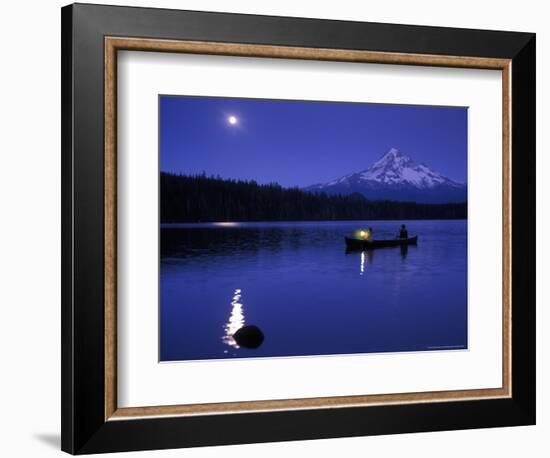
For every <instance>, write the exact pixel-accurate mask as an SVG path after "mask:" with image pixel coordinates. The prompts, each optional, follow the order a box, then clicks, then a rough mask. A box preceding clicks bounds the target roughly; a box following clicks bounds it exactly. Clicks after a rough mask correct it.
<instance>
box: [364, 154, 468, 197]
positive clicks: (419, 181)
mask: <svg viewBox="0 0 550 458" xmlns="http://www.w3.org/2000/svg"><path fill="white" fill-rule="evenodd" d="M358 178H359V180H361V181H373V182H377V183H383V184H387V185H408V186H412V187H415V188H418V189H426V188H433V187H435V186H438V185H441V184H449V185H453V184H456V185H459V183H456V182H454V181H452V180H450V179H449V178H446V177H444V176H443V175H441V174H440V173H437V172H434V171H433V170H431V169H430V168H429V167H428V166H426V165H424V164H420V165H419V164H416V163H415V162H414V161H413V160H412V159H411V158H410V157H409V156H407V155H405V154H403V153H401V152H400V151H399V150H398V149H397V148H390V149H389V150H388V151H387V152H386V153H385V154H384V155H383V156H382V157H381V158H380V159H378V161H376V162H375V163H374V164H373V165H372V166H371V167H369V168H368V169H366V170H364V171H362V172H359V177H358Z"/></svg>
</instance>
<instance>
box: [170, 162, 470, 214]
mask: <svg viewBox="0 0 550 458" xmlns="http://www.w3.org/2000/svg"><path fill="white" fill-rule="evenodd" d="M467 213H468V212H467V203H466V202H459V203H447V204H423V203H416V202H396V201H387V200H369V199H367V198H366V197H365V196H363V195H362V194H358V193H354V194H351V195H327V194H325V193H315V192H308V191H303V190H301V189H298V188H283V187H281V186H280V185H278V184H276V183H273V184H267V185H261V184H258V183H256V182H254V181H240V180H225V179H222V178H219V177H209V176H206V175H205V174H203V175H195V176H189V175H175V174H169V173H164V172H162V173H161V175H160V217H161V223H163V224H164V223H219V222H224V221H225V222H291V221H293V222H308V221H311V222H319V221H393V220H395V221H402V220H405V221H406V220H453V219H457V220H458V219H467Z"/></svg>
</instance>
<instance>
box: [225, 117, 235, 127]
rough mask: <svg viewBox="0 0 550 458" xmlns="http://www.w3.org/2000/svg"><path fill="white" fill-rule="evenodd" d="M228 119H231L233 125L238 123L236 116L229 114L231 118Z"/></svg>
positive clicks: (230, 122)
mask: <svg viewBox="0 0 550 458" xmlns="http://www.w3.org/2000/svg"><path fill="white" fill-rule="evenodd" d="M227 120H228V121H229V124H231V125H235V124H237V118H236V117H235V116H229V118H227Z"/></svg>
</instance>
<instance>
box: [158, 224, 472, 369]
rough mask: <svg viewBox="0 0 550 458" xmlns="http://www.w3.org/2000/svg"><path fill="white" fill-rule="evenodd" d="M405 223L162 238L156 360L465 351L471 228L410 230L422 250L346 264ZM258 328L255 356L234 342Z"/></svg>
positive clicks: (213, 228) (226, 227)
mask: <svg viewBox="0 0 550 458" xmlns="http://www.w3.org/2000/svg"><path fill="white" fill-rule="evenodd" d="M400 224H401V221H372V222H364V221H363V222H353V221H340V222H332V221H331V222H286V223H212V224H210V223H208V224H180V225H177V224H173V225H162V228H161V262H160V359H161V361H177V360H199V359H219V358H242V357H275V356H301V355H330V354H351V353H371V352H400V351H430V350H442V349H446V350H453V349H454V350H456V349H464V348H467V222H466V221H464V220H461V221H407V222H406V224H407V228H408V230H409V235H418V236H419V239H418V246H409V247H408V249H406V250H403V249H401V248H399V247H396V248H383V249H376V250H372V251H369V252H354V253H347V254H346V250H345V244H344V236H345V235H351V234H353V232H354V231H355V230H356V229H358V228H364V227H368V226H372V227H373V228H374V232H375V238H377V239H378V238H393V237H395V235H396V233H397V231H398V229H399V225H400ZM244 325H256V326H257V327H258V328H259V329H260V330H261V332H262V333H263V336H264V340H263V343H262V344H261V345H260V346H259V347H258V348H256V349H252V348H244V347H243V346H242V345H238V344H237V342H236V341H235V339H234V338H233V337H232V336H233V334H234V333H235V331H237V330H238V329H239V328H241V327H242V326H244Z"/></svg>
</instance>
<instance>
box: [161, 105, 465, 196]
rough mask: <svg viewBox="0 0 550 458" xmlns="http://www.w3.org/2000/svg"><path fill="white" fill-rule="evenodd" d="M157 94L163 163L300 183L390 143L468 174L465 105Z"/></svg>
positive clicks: (357, 162)
mask: <svg viewBox="0 0 550 458" xmlns="http://www.w3.org/2000/svg"><path fill="white" fill-rule="evenodd" d="M159 99H160V100H159V110H160V123H159V129H160V169H161V170H162V171H167V172H176V173H180V172H181V173H184V174H197V173H202V172H203V171H204V172H206V173H207V174H208V175H210V174H214V175H220V176H222V177H223V178H240V179H254V180H256V181H257V182H259V183H268V182H278V183H280V184H281V185H283V186H300V187H302V186H308V185H311V184H315V183H321V182H326V181H330V180H332V179H334V178H337V177H340V176H342V175H346V174H349V173H352V172H357V171H360V170H363V169H366V168H368V167H370V165H372V163H373V162H374V161H376V160H377V159H378V158H380V156H382V155H383V154H384V153H385V152H386V151H387V150H388V149H389V148H392V147H394V148H397V149H399V150H400V151H401V152H403V153H405V154H407V155H409V156H411V157H412V158H413V159H414V160H415V161H416V162H418V163H420V162H424V163H425V164H427V165H428V166H429V167H431V168H432V169H434V170H436V171H438V172H440V173H442V174H443V175H445V176H447V177H449V178H452V179H454V180H458V181H463V182H466V179H467V144H468V135H467V118H468V115H467V109H466V108H463V107H432V106H410V105H381V104H366V103H333V102H309V101H306V102H302V101H280V100H258V99H237V98H216V97H180V96H178V97H174V96H160V98H159ZM230 116H234V117H236V118H237V123H236V124H234V125H232V124H231V123H230V122H229V117H230Z"/></svg>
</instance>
